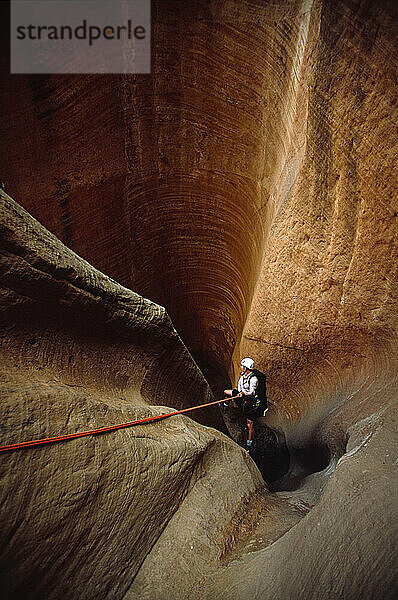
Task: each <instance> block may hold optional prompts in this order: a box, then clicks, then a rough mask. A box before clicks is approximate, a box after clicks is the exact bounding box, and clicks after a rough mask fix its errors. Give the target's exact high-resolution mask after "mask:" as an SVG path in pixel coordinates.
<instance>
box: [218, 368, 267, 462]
mask: <svg viewBox="0 0 398 600" xmlns="http://www.w3.org/2000/svg"><path fill="white" fill-rule="evenodd" d="M240 364H241V365H242V372H241V375H240V378H239V381H238V389H233V390H224V394H225V395H226V396H239V399H238V400H235V402H236V404H238V406H242V404H243V414H244V416H245V417H246V425H247V429H248V436H247V442H246V450H247V452H249V450H250V449H251V447H252V446H253V435H254V423H253V421H254V419H255V418H257V417H260V416H261V415H262V413H263V409H262V407H261V401H260V398H259V397H258V395H257V388H258V378H257V376H256V375H255V374H254V373H253V369H254V360H253V359H252V358H249V357H248V358H244V359H243V360H242V361H241V363H240ZM228 404H229V400H228V401H225V402H224V403H223V409H224V411H226V409H227V408H228Z"/></svg>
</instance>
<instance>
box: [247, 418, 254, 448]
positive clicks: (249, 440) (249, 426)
mask: <svg viewBox="0 0 398 600" xmlns="http://www.w3.org/2000/svg"><path fill="white" fill-rule="evenodd" d="M246 424H247V430H248V435H247V442H246V447H247V450H250V448H252V447H253V435H254V424H253V421H252V420H251V419H246Z"/></svg>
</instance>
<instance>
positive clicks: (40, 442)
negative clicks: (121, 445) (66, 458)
mask: <svg viewBox="0 0 398 600" xmlns="http://www.w3.org/2000/svg"><path fill="white" fill-rule="evenodd" d="M235 398H238V396H232V397H231V398H228V402H229V401H230V400H234V399H235ZM224 401H225V398H223V399H222V400H215V401H214V402H207V403H206V404H200V405H199V406H191V407H189V408H183V409H182V410H175V411H174V412H171V413H166V414H163V415H155V416H153V417H146V418H144V419H138V420H137V421H130V422H129V423H119V424H118V425H109V426H108V427H99V428H98V429H91V430H89V431H81V432H80V433H68V434H66V435H58V436H56V437H51V438H43V439H41V440H30V441H28V442H20V443H18V444H8V445H7V446H0V452H10V451H11V450H20V449H21V448H31V447H32V446H41V445H43V444H54V443H55V442H64V441H66V440H72V439H75V438H80V437H84V436H87V435H98V434H101V433H106V432H108V431H116V430H117V429H125V428H126V427H133V426H134V425H141V424H142V423H153V422H154V421H160V420H161V419H166V418H167V417H173V416H174V415H181V414H182V413H186V412H189V411H192V410H198V409H199V408H206V407H207V406H212V405H214V404H220V403H221V402H224Z"/></svg>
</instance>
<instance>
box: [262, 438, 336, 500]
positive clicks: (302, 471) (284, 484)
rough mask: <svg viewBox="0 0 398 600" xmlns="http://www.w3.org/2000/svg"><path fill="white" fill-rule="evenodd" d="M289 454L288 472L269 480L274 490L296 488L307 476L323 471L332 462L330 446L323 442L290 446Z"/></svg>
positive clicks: (271, 488)
mask: <svg viewBox="0 0 398 600" xmlns="http://www.w3.org/2000/svg"><path fill="white" fill-rule="evenodd" d="M288 454H289V459H290V465H289V469H288V470H287V472H286V473H285V474H283V475H282V476H281V477H280V478H279V479H276V480H272V481H270V482H269V483H270V485H269V488H270V490H271V491H273V492H281V491H293V490H296V489H297V488H299V487H300V485H301V484H302V482H303V480H304V479H305V477H308V475H311V474H312V473H318V472H320V471H323V470H324V469H326V467H327V466H328V464H329V462H330V451H329V448H328V447H327V446H326V445H322V444H310V445H308V446H305V447H301V448H294V447H293V448H289V449H288Z"/></svg>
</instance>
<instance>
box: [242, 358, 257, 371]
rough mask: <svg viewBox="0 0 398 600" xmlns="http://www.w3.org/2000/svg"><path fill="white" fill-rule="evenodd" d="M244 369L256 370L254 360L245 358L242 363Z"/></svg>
mask: <svg viewBox="0 0 398 600" xmlns="http://www.w3.org/2000/svg"><path fill="white" fill-rule="evenodd" d="M240 364H241V365H242V367H246V369H250V370H251V369H254V360H253V359H252V358H244V359H243V360H241V361H240Z"/></svg>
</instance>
